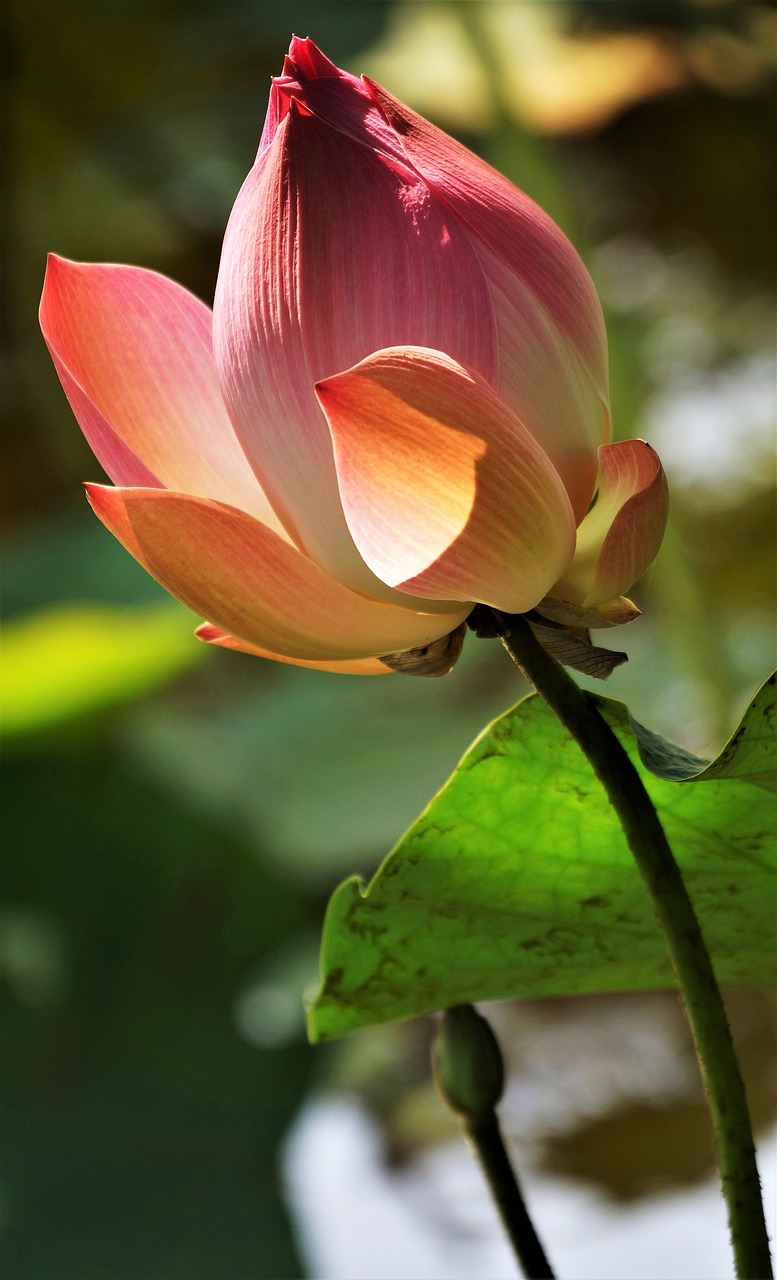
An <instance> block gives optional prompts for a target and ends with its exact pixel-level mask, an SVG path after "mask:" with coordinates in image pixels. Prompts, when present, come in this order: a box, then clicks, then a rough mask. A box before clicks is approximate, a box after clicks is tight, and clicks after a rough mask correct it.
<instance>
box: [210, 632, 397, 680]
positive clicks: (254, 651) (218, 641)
mask: <svg viewBox="0 0 777 1280" xmlns="http://www.w3.org/2000/svg"><path fill="white" fill-rule="evenodd" d="M194 634H195V635H196V636H197V638H198V639H199V640H204V641H205V643H206V644H213V645H216V646H218V647H219V648H220V649H234V650H236V651H237V652H238V653H250V654H251V655H252V656H253V657H255V658H269V659H270V660H271V661H272V662H284V663H288V664H289V665H290V666H293V667H311V668H312V669H313V670H315V671H331V672H333V673H334V674H335V675H342V676H388V675H391V674H392V672H391V668H390V667H387V666H386V664H385V663H384V662H381V660H380V658H354V659H353V660H352V661H351V662H307V661H305V659H304V658H287V657H286V656H285V655H284V654H281V653H271V652H270V650H269V649H259V648H258V647H257V646H256V645H254V644H247V643H246V642H245V640H238V639H237V637H236V636H231V635H230V634H229V633H228V632H227V631H221V630H220V629H219V628H218V627H214V626H213V624H212V623H210V622H203V624H202V626H201V627H198V628H197V630H196V631H195V633H194Z"/></svg>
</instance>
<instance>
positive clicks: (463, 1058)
mask: <svg viewBox="0 0 777 1280" xmlns="http://www.w3.org/2000/svg"><path fill="white" fill-rule="evenodd" d="M432 1066H433V1069H434V1079H435V1083H436V1085H437V1090H438V1092H439V1094H440V1096H441V1098H442V1099H443V1101H444V1102H445V1103H447V1105H448V1106H449V1107H450V1109H451V1110H452V1111H453V1112H455V1114H456V1115H457V1116H458V1117H459V1120H460V1121H461V1125H462V1128H463V1130H464V1133H465V1135H466V1137H467V1138H468V1139H469V1142H470V1144H471V1145H472V1147H473V1149H474V1151H475V1155H476V1156H477V1158H478V1161H479V1163H480V1167H481V1169H482V1170H483V1174H484V1176H485V1179H486V1182H487V1183H488V1187H489V1190H490V1192H491V1195H492V1197H493V1200H494V1203H495V1204H496V1207H497V1209H498V1210H499V1216H500V1218H501V1219H502V1224H503V1226H504V1228H505V1231H506V1232H507V1235H508V1236H509V1238H510V1243H511V1244H512V1246H513V1250H514V1252H515V1256H516V1258H517V1259H518V1263H519V1265H520V1267H521V1269H522V1271H523V1274H524V1275H525V1276H526V1277H527V1280H554V1277H553V1271H552V1270H551V1266H550V1263H549V1262H548V1259H547V1256H546V1254H545V1250H544V1249H543V1247H542V1244H541V1242H540V1238H539V1236H538V1235H537V1232H536V1230H535V1228H534V1223H533V1222H532V1220H531V1218H530V1217H529V1211H528V1209H527V1208H526V1204H525V1202H524V1199H523V1195H522V1193H521V1188H520V1185H519V1182H518V1178H517V1176H516V1173H515V1170H514V1168H513V1166H512V1163H511V1161H510V1157H509V1155H508V1154H507V1148H506V1146H505V1143H504V1139H503V1137H502V1133H501V1130H500V1128H499V1120H498V1119H497V1114H496V1105H497V1103H498V1102H499V1099H500V1098H501V1096H502V1089H503V1087H504V1063H503V1059H502V1051H501V1049H500V1048H499V1043H498V1041H497V1039H496V1036H495V1035H494V1032H493V1029H492V1028H491V1026H490V1025H489V1023H488V1022H487V1021H486V1019H485V1018H484V1017H483V1016H482V1015H481V1014H479V1013H478V1012H477V1010H476V1009H474V1008H473V1007H472V1005H471V1004H465V1005H457V1006H456V1008H454V1009H447V1010H446V1011H445V1012H444V1013H443V1015H442V1019H441V1021H440V1024H439V1026H438V1028H437V1034H436V1036H435V1039H434V1043H433V1046H432Z"/></svg>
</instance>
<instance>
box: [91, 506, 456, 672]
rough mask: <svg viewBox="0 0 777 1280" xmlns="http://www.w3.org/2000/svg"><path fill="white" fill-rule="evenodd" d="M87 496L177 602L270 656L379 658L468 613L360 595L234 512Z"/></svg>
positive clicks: (446, 628)
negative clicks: (405, 605)
mask: <svg viewBox="0 0 777 1280" xmlns="http://www.w3.org/2000/svg"><path fill="white" fill-rule="evenodd" d="M87 491H88V494H89V499H90V501H91V504H92V506H93V508H94V510H95V512H96V513H97V515H98V516H99V517H100V519H101V520H102V522H103V524H105V525H106V526H107V527H108V528H109V529H110V530H111V532H112V533H113V534H115V536H116V537H117V538H118V539H119V541H120V542H122V543H123V544H124V546H125V547H126V548H127V550H128V551H129V552H130V554H131V555H133V556H134V557H135V559H136V560H138V561H139V563H140V564H142V565H143V567H144V568H145V569H147V570H148V572H149V573H150V574H151V575H152V577H154V578H156V579H157V581H158V582H160V583H161V584H162V586H163V587H165V588H166V590H167V591H169V592H170V593H171V595H174V596H175V597H176V598H177V599H178V600H180V601H181V602H182V603H183V604H185V605H186V606H187V607H188V608H190V609H192V610H194V612H195V613H198V614H200V616H204V617H206V618H212V619H213V621H214V625H216V626H217V627H219V628H220V629H222V630H223V631H228V632H230V633H231V634H232V635H234V636H236V637H238V638H239V639H241V640H245V641H246V642H247V643H248V644H251V645H254V646H256V647H257V648H260V649H267V650H269V651H270V652H272V653H277V654H283V655H285V656H286V657H289V658H302V659H304V660H307V661H326V662H329V661H342V660H344V659H351V658H369V657H377V656H379V655H380V654H381V653H393V652H395V651H397V650H400V649H410V648H413V647H414V646H416V645H423V644H427V643H428V642H429V641H430V640H435V639H437V638H438V637H439V636H441V635H446V634H447V633H448V632H449V631H451V630H453V628H454V627H456V626H457V625H458V624H459V623H460V622H462V621H463V620H464V618H465V617H466V615H467V613H468V611H469V609H468V606H465V607H463V608H461V609H459V610H458V612H457V613H455V614H442V613H441V614H434V615H431V614H426V613H421V612H420V611H419V612H413V611H411V610H409V609H402V608H398V607H397V606H395V605H390V604H382V603H380V602H378V601H376V600H372V599H369V598H367V597H365V596H362V595H358V594H357V593H356V592H353V591H349V590H348V588H347V587H344V586H342V585H341V584H340V583H339V582H336V581H335V580H334V578H330V577H329V575H328V574H327V573H324V571H323V569H320V568H319V567H318V566H317V565H315V564H314V563H313V562H312V561H311V560H308V559H307V557H306V556H304V555H302V553H301V552H299V551H297V550H296V548H295V547H293V546H291V545H290V544H289V543H288V542H285V541H284V540H283V539H281V538H280V537H279V536H278V535H277V534H276V533H274V532H273V531H272V530H271V529H268V528H267V526H266V525H263V524H260V523H259V521H258V520H254V519H253V518H252V517H251V516H248V515H246V514H245V512H242V511H238V510H236V509H235V508H234V507H228V506H225V505H223V504H221V503H217V502H210V501H208V500H206V499H203V498H196V497H191V496H190V495H189V494H181V493H169V492H167V491H166V490H163V489H112V488H108V487H103V486H101V485H88V486H87Z"/></svg>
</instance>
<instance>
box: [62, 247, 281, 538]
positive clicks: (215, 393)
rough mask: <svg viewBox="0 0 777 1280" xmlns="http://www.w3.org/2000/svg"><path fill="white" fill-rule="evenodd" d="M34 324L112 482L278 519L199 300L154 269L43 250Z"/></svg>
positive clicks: (267, 520)
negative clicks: (238, 422) (237, 420)
mask: <svg viewBox="0 0 777 1280" xmlns="http://www.w3.org/2000/svg"><path fill="white" fill-rule="evenodd" d="M40 322H41V328H42V329H43V335H44V337H45V339H46V342H47V344H48V347H49V350H50V352H51V355H52V358H53V360H54V364H55V366H56V368H57V372H58V373H59V376H60V379H61V381H62V385H63V387H64V389H65V393H66V395H67V397H68V399H69V401H70V403H71V406H72V408H73V412H74V413H75V415H76V417H77V418H78V421H79V424H80V426H81V429H82V430H83V432H84V435H85V436H86V438H87V440H88V441H89V443H90V445H91V447H92V449H93V450H94V452H95V454H96V456H97V458H98V459H99V461H100V462H101V464H102V466H103V467H104V468H105V470H106V471H107V473H108V475H109V476H110V477H111V479H112V480H114V481H115V482H116V484H119V485H125V486H128V485H141V486H144V487H148V486H154V487H162V488H167V489H174V490H178V491H181V492H184V493H193V494H198V495H200V496H201V497H206V498H214V499H217V500H219V501H221V502H229V503H230V504H231V505H232V506H236V507H240V508H241V509H242V510H244V511H249V512H251V514H252V515H255V516H257V517H258V518H259V519H262V520H264V522H265V523H267V524H270V525H271V526H272V527H274V528H277V529H279V528H280V525H279V523H278V521H277V519H276V517H275V515H274V514H273V512H272V510H271V508H270V506H269V503H268V502H267V499H266V498H265V496H264V494H263V492H262V489H261V487H260V485H259V483H258V481H257V480H256V477H255V476H254V474H253V472H252V471H251V468H250V466H249V464H248V462H247V461H246V458H245V455H244V453H243V451H242V449H241V447H240V444H239V442H238V440H237V437H236V436H235V433H234V430H233V428H232V424H231V422H230V420H229V416H228V414H227V411H226V408H225V406H224V402H223V399H222V396H221V390H220V388H219V383H218V377H217V374H216V366H215V364H214V361H213V353H212V347H211V313H210V310H209V308H208V307H206V306H205V304H204V303H203V302H200V300H199V299H198V298H195V297H194V296H193V294H191V293H189V292H187V290H186V289H183V288H182V287H181V286H180V285H178V284H175V283H174V281H172V280H168V279H167V278H166V277H165V276H161V275H158V274H157V273H156V272H154V271H146V270H143V269H141V268H140V267H126V266H113V265H110V264H104V263H80V262H69V261H67V259H65V258H58V257H56V255H54V254H52V255H51V256H50V257H49V263H48V268H47V271H46V280H45V283H44V287H43V297H42V299H41V307H40Z"/></svg>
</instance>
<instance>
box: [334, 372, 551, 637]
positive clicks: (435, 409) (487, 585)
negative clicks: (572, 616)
mask: <svg viewBox="0 0 777 1280" xmlns="http://www.w3.org/2000/svg"><path fill="white" fill-rule="evenodd" d="M316 390H317V393H318V396H319V399H320V401H321V404H322V407H323V409H324V412H325V414H326V416H327V419H328V421H329V425H330V428H331V431H332V439H333V442H334V450H335V461H336V465H337V475H338V480H339V483H340V492H341V494H342V498H343V506H344V509H345V514H346V518H347V520H348V524H349V526H350V529H351V532H352V534H353V536H354V539H355V541H356V544H357V546H358V548H359V550H360V552H361V554H362V555H363V557H364V559H365V560H366V562H367V564H369V565H370V567H371V568H372V569H373V570H374V572H375V573H376V574H378V576H379V577H381V578H382V579H383V581H384V582H387V583H388V584H389V585H390V586H394V587H399V588H401V589H402V590H403V591H406V592H409V593H412V594H413V595H417V596H420V597H423V598H424V599H427V598H434V597H438V598H439V597H448V596H455V597H458V598H467V599H470V600H475V601H479V602H481V603H483V604H489V605H492V606H494V607H495V608H497V609H501V610H503V611H505V612H507V613H522V612H524V611H525V610H527V609H530V608H532V607H533V605H535V604H536V603H537V601H538V600H540V599H542V597H543V596H544V595H545V594H546V593H547V591H548V590H549V588H550V586H551V585H552V584H553V583H554V582H555V581H556V579H557V577H558V576H559V574H560V572H561V571H562V570H563V568H564V567H566V565H568V564H569V561H570V559H571V556H572V552H573V549H574V540H575V534H574V519H573V516H572V510H571V508H570V505H569V500H568V498H567V495H566V492H565V490H564V487H563V485H562V483H561V481H560V479H559V477H558V475H557V474H556V472H555V471H554V469H553V467H552V466H551V464H550V462H549V461H548V458H547V457H546V455H545V454H544V453H543V451H542V449H541V448H540V446H539V445H538V444H537V442H536V441H535V440H534V439H533V438H532V436H530V435H529V433H528V432H527V431H526V430H525V429H524V427H523V426H522V424H521V423H520V422H519V421H518V419H517V418H516V417H515V416H514V414H512V413H511V411H510V409H509V408H508V407H507V405H506V404H505V403H504V401H503V400H501V399H500V398H499V396H498V395H497V394H496V392H494V391H493V390H492V389H491V387H489V386H488V384H487V383H486V382H485V380H484V379H483V378H480V377H479V376H478V375H477V374H476V373H473V372H472V371H471V370H467V369H465V368H463V367H462V366H461V365H460V364H458V363H457V362H456V361H455V360H452V359H451V358H450V357H449V356H448V355H445V354H443V353H442V352H439V351H429V350H426V349H423V348H407V347H399V348H393V349H390V350H385V351H379V352H375V353H374V354H373V355H371V356H369V357H368V358H367V359H366V360H363V361H362V362H361V364H359V365H357V366H356V367H355V368H353V369H350V370H348V371H347V372H345V373H341V374H338V375H337V376H335V377H334V378H328V379H327V380H326V381H325V382H321V383H319V384H318V386H317V388H316Z"/></svg>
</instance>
